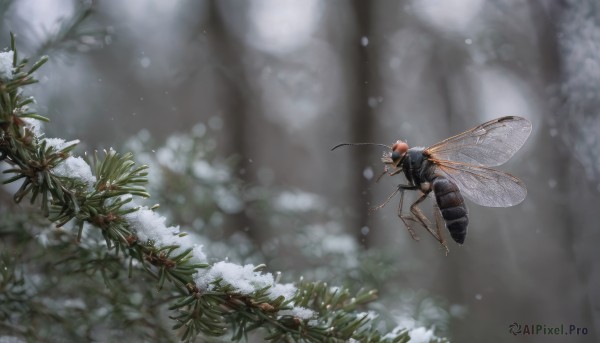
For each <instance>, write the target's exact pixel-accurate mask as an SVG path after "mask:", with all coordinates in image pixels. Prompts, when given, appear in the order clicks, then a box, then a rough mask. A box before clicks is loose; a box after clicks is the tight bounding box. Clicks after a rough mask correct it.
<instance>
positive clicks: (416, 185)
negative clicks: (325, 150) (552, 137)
mask: <svg viewBox="0 0 600 343" xmlns="http://www.w3.org/2000/svg"><path fill="white" fill-rule="evenodd" d="M531 129H532V127H531V123H530V122H529V121H528V120H527V119H525V118H522V117H517V116H507V117H501V118H497V119H494V120H490V121H488V122H486V123H483V124H481V125H479V126H476V127H474V128H472V129H470V130H467V131H465V132H463V133H461V134H458V135H456V136H453V137H450V138H448V139H445V140H443V141H441V142H439V143H437V144H434V145H432V146H430V147H428V148H422V147H413V148H409V146H408V144H407V143H406V142H404V141H401V140H398V141H396V143H394V144H393V145H392V146H387V145H385V144H378V143H342V144H338V145H336V146H335V147H333V148H332V149H331V150H334V149H337V148H339V147H341V146H345V145H379V146H385V147H387V148H389V149H390V150H389V151H388V152H385V153H384V155H383V158H382V159H381V161H382V162H383V163H384V165H385V167H384V172H383V173H382V174H381V175H380V176H379V178H381V176H383V175H385V174H386V173H387V174H388V175H390V176H394V175H397V174H400V173H403V174H404V176H405V177H406V181H407V182H406V183H404V184H399V185H398V188H397V189H396V190H395V191H394V192H393V193H392V194H391V195H390V196H389V197H388V199H387V200H386V201H385V202H384V203H383V204H381V205H379V206H377V207H376V208H375V209H379V208H382V207H383V206H385V205H386V204H387V203H388V202H389V201H390V200H391V199H392V198H393V197H394V196H395V195H396V194H398V193H400V204H399V206H398V216H399V217H400V219H402V221H403V223H404V225H405V226H406V228H407V229H408V232H409V233H410V234H411V236H412V238H413V239H415V240H418V237H417V235H416V233H415V230H414V228H413V224H417V225H421V226H423V227H424V228H425V229H426V230H427V231H428V232H429V233H430V234H431V235H432V236H433V237H435V238H436V239H437V240H438V241H439V242H440V244H442V246H444V248H445V249H446V253H447V252H448V247H447V245H446V242H445V240H444V236H443V233H442V228H443V226H444V224H445V227H446V228H447V229H448V231H449V232H450V236H451V237H452V239H453V240H454V241H455V242H456V243H458V244H461V245H462V244H463V243H464V242H465V238H466V236H467V227H468V225H469V213H468V210H467V206H466V204H465V201H464V198H463V195H464V196H465V197H466V198H467V199H469V200H471V201H473V202H474V203H476V204H478V205H481V206H487V207H510V206H514V205H517V204H519V203H521V202H522V201H523V200H524V199H525V197H526V195H527V188H526V187H525V184H524V183H523V182H522V181H521V180H519V179H518V178H516V177H514V176H512V175H510V174H508V173H505V172H502V171H499V170H496V169H493V168H491V167H496V166H499V165H502V164H504V163H505V162H506V161H508V160H509V159H510V158H511V157H512V156H513V155H514V154H515V153H516V152H517V151H518V150H519V149H520V148H521V147H522V146H523V144H524V143H525V141H526V140H527V137H529V134H530V133H531ZM379 178H378V179H377V180H379ZM407 190H409V191H418V192H419V194H420V196H419V198H418V199H417V200H416V201H415V202H414V203H413V204H412V205H411V206H410V214H405V213H402V208H403V204H404V192H405V191H407ZM431 193H433V194H434V196H435V202H434V203H433V207H434V209H433V211H434V216H435V223H436V225H435V230H434V228H433V227H432V224H431V222H430V221H429V219H428V218H427V216H426V215H425V214H424V213H423V211H422V210H421V209H420V208H419V204H420V203H421V202H423V201H424V200H425V199H426V198H427V197H428V196H429V195H430V194H431Z"/></svg>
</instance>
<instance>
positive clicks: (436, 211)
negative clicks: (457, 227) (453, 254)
mask: <svg viewBox="0 0 600 343" xmlns="http://www.w3.org/2000/svg"><path fill="white" fill-rule="evenodd" d="M433 215H434V216H435V227H436V229H435V232H436V233H437V237H436V236H434V237H436V238H437V239H438V241H439V242H440V244H441V245H442V246H443V247H444V249H446V256H448V252H449V251H450V250H449V249H448V245H446V239H445V238H444V234H443V232H444V231H443V230H444V227H445V223H444V218H443V217H442V212H441V211H440V208H439V207H438V205H437V204H436V203H435V201H434V203H433Z"/></svg>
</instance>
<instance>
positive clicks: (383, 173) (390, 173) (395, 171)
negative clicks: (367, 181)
mask: <svg viewBox="0 0 600 343" xmlns="http://www.w3.org/2000/svg"><path fill="white" fill-rule="evenodd" d="M401 172H402V168H398V169H396V170H394V171H393V172H390V171H389V169H388V166H385V167H383V171H382V172H381V174H379V176H378V177H377V179H375V182H376V183H377V182H379V180H381V178H382V177H383V176H384V175H385V174H388V175H389V176H394V175H397V174H400V173H401Z"/></svg>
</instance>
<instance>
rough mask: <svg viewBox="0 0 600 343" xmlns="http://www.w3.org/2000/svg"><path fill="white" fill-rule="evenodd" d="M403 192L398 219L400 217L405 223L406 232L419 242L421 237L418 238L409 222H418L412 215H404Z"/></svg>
mask: <svg viewBox="0 0 600 343" xmlns="http://www.w3.org/2000/svg"><path fill="white" fill-rule="evenodd" d="M401 192H402V193H401V194H400V204H398V217H400V219H401V220H402V222H403V223H404V226H406V230H408V233H410V236H411V237H412V239H414V240H415V241H418V240H419V236H417V234H416V232H415V230H413V228H412V227H411V226H410V224H408V220H411V221H413V222H417V220H416V219H415V218H413V216H411V215H410V214H402V207H403V206H404V189H402V191H401Z"/></svg>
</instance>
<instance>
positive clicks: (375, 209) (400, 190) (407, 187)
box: [369, 185, 417, 213]
mask: <svg viewBox="0 0 600 343" xmlns="http://www.w3.org/2000/svg"><path fill="white" fill-rule="evenodd" d="M405 189H411V190H412V189H417V187H414V186H409V185H398V188H396V190H395V191H393V192H392V194H390V196H388V197H387V199H385V201H384V202H383V203H382V204H380V205H378V206H375V207H372V208H371V209H369V213H372V212H375V211H377V210H379V209H381V208H383V207H384V206H385V205H387V203H388V202H390V200H392V198H393V197H394V196H395V195H396V194H398V192H402V194H404V190H405ZM403 196H404V195H403Z"/></svg>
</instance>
